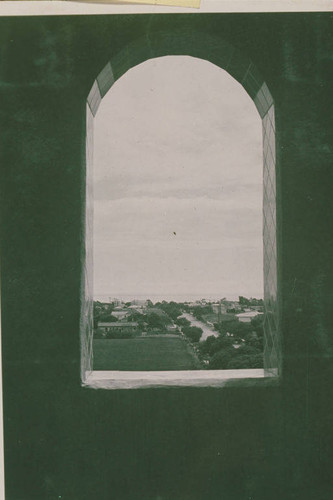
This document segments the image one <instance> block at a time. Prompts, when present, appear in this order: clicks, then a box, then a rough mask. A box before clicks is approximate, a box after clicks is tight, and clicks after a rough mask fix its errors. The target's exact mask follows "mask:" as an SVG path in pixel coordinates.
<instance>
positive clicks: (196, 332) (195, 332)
mask: <svg viewBox="0 0 333 500" xmlns="http://www.w3.org/2000/svg"><path fill="white" fill-rule="evenodd" d="M182 332H183V334H184V335H186V337H188V338H189V339H190V340H191V341H192V342H199V340H200V338H201V335H202V329H201V328H199V327H198V326H184V327H183V328H182Z"/></svg>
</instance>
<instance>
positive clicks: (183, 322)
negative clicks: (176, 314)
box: [175, 318, 191, 326]
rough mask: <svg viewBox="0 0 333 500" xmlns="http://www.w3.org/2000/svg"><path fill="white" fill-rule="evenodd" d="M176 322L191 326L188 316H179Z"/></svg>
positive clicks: (179, 324)
mask: <svg viewBox="0 0 333 500" xmlns="http://www.w3.org/2000/svg"><path fill="white" fill-rule="evenodd" d="M175 323H176V324H177V325H178V326H190V325H191V322H190V321H189V320H188V319H186V318H177V319H176V321H175Z"/></svg>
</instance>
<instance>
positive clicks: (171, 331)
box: [166, 325, 179, 333]
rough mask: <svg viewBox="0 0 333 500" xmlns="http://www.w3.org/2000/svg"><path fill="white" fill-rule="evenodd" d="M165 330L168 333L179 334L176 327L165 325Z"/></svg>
mask: <svg viewBox="0 0 333 500" xmlns="http://www.w3.org/2000/svg"><path fill="white" fill-rule="evenodd" d="M166 329H167V331H168V332H169V333H177V332H179V329H178V327H177V326H176V325H167V327H166Z"/></svg>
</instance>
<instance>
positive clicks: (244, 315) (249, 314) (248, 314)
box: [236, 311, 263, 323]
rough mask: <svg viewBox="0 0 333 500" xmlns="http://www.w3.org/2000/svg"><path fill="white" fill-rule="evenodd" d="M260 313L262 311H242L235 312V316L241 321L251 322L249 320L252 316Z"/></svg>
mask: <svg viewBox="0 0 333 500" xmlns="http://www.w3.org/2000/svg"><path fill="white" fill-rule="evenodd" d="M261 314H263V313H261V312H258V311H247V312H244V313H240V314H236V318H238V319H239V321H240V322H241V323H251V320H252V319H253V318H256V317H257V316H260V315H261Z"/></svg>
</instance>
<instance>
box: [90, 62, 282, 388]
mask: <svg viewBox="0 0 333 500" xmlns="http://www.w3.org/2000/svg"><path fill="white" fill-rule="evenodd" d="M248 73H249V72H248ZM247 77H248V78H249V75H247ZM107 80H112V82H111V84H112V83H113V80H114V78H113V72H112V67H111V65H110V64H109V65H107V66H106V68H105V69H104V70H103V72H102V73H101V75H100V76H99V79H97V81H96V82H95V84H94V86H95V89H94V87H93V88H92V91H91V93H90V96H89V98H88V107H87V128H88V132H89V131H92V123H93V121H94V140H92V133H88V140H87V167H88V168H87V200H88V202H87V233H89V235H88V234H87V235H86V248H87V255H86V259H87V261H88V260H90V265H87V266H86V272H85V289H86V296H87V298H88V299H90V300H86V301H85V303H84V311H83V314H82V331H83V342H82V349H83V359H82V361H83V364H82V369H83V372H84V373H87V372H90V371H92V370H93V372H92V375H93V377H94V378H95V380H96V379H101V378H103V377H105V378H108V377H109V376H110V377H111V376H113V377H115V372H118V371H121V372H122V373H123V374H126V376H127V375H128V373H127V372H131V373H130V374H129V375H128V376H129V378H130V379H131V383H129V384H128V385H126V383H125V385H124V387H127V386H129V387H132V386H133V377H136V380H137V386H140V384H141V382H142V380H143V379H144V378H145V376H146V377H148V380H150V381H151V379H152V376H155V378H156V376H157V377H159V376H162V375H164V376H166V377H167V379H168V380H169V381H171V380H174V381H175V380H176V381H177V380H178V382H176V385H177V384H179V385H183V384H182V383H183V382H184V381H185V382H184V383H185V385H188V384H191V379H192V380H194V379H195V378H196V377H198V375H195V374H197V373H198V371H199V370H202V372H199V373H200V374H202V375H201V377H202V376H203V378H204V379H205V380H206V381H207V380H208V379H207V377H208V378H210V380H211V382H210V383H211V384H214V381H216V380H217V379H218V378H219V377H220V378H223V377H227V375H228V373H229V376H230V377H237V378H238V377H248V376H249V377H256V376H263V370H262V368H263V344H264V339H263V323H264V321H265V330H266V332H265V344H266V345H265V349H266V353H265V357H266V365H270V366H266V367H267V368H271V367H272V366H273V365H274V364H276V363H277V360H276V359H274V356H276V355H277V354H276V349H275V351H274V347H276V346H274V345H268V343H269V342H267V338H268V337H269V336H270V333H272V332H273V334H274V329H275V330H276V328H277V325H276V316H277V315H276V310H275V309H274V308H275V307H276V287H277V284H276V250H275V245H276V242H275V151H274V142H275V137H274V107H273V101H272V99H271V96H270V94H269V91H268V89H267V87H266V85H265V84H263V85H261V88H260V89H259V91H258V92H257V93H256V94H255V96H254V99H253V100H251V99H250V98H249V96H248V94H247V93H246V92H245V90H244V88H243V86H242V85H241V84H240V83H239V82H237V81H236V80H235V79H234V78H233V77H232V76H231V75H230V74H228V73H227V72H226V71H225V70H223V69H221V68H219V67H217V66H216V65H214V64H211V63H210V62H208V61H206V60H203V59H198V58H194V57H189V56H169V57H160V58H155V59H150V60H148V61H146V62H144V63H142V64H139V65H137V66H135V67H133V68H131V69H130V70H129V71H128V72H126V73H125V74H124V75H123V76H122V77H121V78H120V79H119V80H118V81H117V82H116V84H115V85H114V87H113V88H112V90H111V91H110V92H109V93H108V94H107V95H106V96H105V98H104V100H103V102H102V105H101V106H100V108H99V111H98V114H97V115H96V112H97V108H98V107H99V104H100V100H101V97H102V96H103V95H105V94H106V92H107V87H109V86H111V85H110V83H109V84H107V83H105V82H106V81H107ZM103 85H104V90H101V89H103ZM247 90H248V89H247ZM258 111H259V113H258ZM94 115H96V118H94ZM261 118H262V119H263V121H262V120H261ZM262 126H263V131H264V133H263V135H262V131H261V129H262ZM92 158H93V161H92ZM92 163H93V168H92ZM263 165H264V169H263ZM263 171H264V175H263ZM263 186H264V190H263ZM92 195H93V196H92ZM92 200H93V202H92ZM263 206H264V210H263ZM263 235H264V250H263ZM92 248H93V257H92V255H91V249H92ZM263 253H264V255H263ZM274 255H275V262H273V260H272V256H274ZM263 257H264V258H263ZM263 261H264V265H263ZM92 262H93V265H92V266H91V263H92ZM92 270H93V272H92ZM274 278H275V279H274ZM264 281H265V314H264V301H263V295H264V286H263V283H264ZM87 291H88V293H87ZM264 318H265V320H264ZM263 320H264V321H263ZM274 322H275V323H274ZM92 332H93V335H92ZM267 332H268V334H267ZM272 336H273V337H274V335H271V337H272ZM272 344H274V342H272ZM267 359H268V363H267ZM87 361H88V362H87ZM236 370H237V373H236ZM185 371H186V372H185ZM231 371H232V373H231ZM148 372H150V373H148ZM180 372H182V374H180ZM227 372H228V373H227ZM108 373H109V375H108ZM138 374H140V376H139V377H138ZM266 374H267V372H266ZM83 378H84V377H83ZM90 378H91V376H90ZM125 378H126V377H125ZM199 378H200V377H199ZM140 380H141V382H140ZM180 380H181V382H180ZM171 383H172V382H171ZM207 383H209V382H207ZM143 385H145V384H143ZM134 386H135V384H134Z"/></svg>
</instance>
